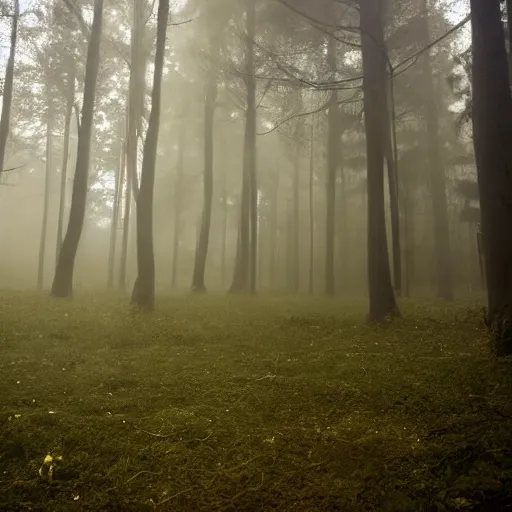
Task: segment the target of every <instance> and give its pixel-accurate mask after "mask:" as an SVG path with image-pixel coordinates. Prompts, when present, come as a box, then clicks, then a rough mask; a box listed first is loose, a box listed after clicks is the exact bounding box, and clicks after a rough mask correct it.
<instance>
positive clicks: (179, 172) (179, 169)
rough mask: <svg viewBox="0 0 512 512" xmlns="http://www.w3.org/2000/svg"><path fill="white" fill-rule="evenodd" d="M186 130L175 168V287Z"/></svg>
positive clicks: (173, 271) (181, 138) (182, 132)
mask: <svg viewBox="0 0 512 512" xmlns="http://www.w3.org/2000/svg"><path fill="white" fill-rule="evenodd" d="M185 142H186V130H185V128H184V127H182V128H181V131H180V141H179V146H178V165H177V169H176V182H175V186H174V191H175V192H174V230H173V237H174V239H173V246H172V273H171V285H172V287H173V288H174V287H176V282H177V277H178V258H179V249H180V237H181V215H182V209H183V171H184V154H185Z"/></svg>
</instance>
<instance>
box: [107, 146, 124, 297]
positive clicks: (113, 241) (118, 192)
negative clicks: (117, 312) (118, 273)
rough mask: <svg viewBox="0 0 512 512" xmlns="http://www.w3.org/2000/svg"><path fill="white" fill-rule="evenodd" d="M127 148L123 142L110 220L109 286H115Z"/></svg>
mask: <svg viewBox="0 0 512 512" xmlns="http://www.w3.org/2000/svg"><path fill="white" fill-rule="evenodd" d="M125 157H126V150H125V144H124V142H122V143H121V148H120V154H119V167H118V169H117V170H116V176H115V181H116V182H115V189H114V204H113V207H112V219H111V222H110V247H109V253H108V276H107V288H113V287H114V271H115V262H116V246H117V230H118V225H119V210H120V209H121V197H122V191H123V183H124V170H125V165H126V161H125Z"/></svg>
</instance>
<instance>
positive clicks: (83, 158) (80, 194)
mask: <svg viewBox="0 0 512 512" xmlns="http://www.w3.org/2000/svg"><path fill="white" fill-rule="evenodd" d="M102 25H103V0H95V2H94V16H93V20H92V27H91V33H90V36H89V44H88V48H87V60H86V67H85V82H84V99H83V105H82V116H81V117H82V119H81V122H80V128H79V131H78V150H77V159H76V167H75V179H74V182H73V194H72V198H71V211H70V215H69V222H68V227H67V231H66V236H65V237H64V241H63V242H62V247H61V250H60V254H59V260H58V262H57V268H56V270H55V277H54V279H53V285H52V295H54V296H55V297H69V296H71V295H72V294H73V271H74V267H75V258H76V253H77V250H78V244H79V242H80V237H81V235H82V230H83V225H84V218H85V208H86V201H87V182H88V178H89V160H90V152H91V134H92V125H93V115H94V102H95V97H96V82H97V78H98V68H99V62H100V41H101V32H102Z"/></svg>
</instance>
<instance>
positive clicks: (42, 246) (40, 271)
mask: <svg viewBox="0 0 512 512" xmlns="http://www.w3.org/2000/svg"><path fill="white" fill-rule="evenodd" d="M48 89H49V88H48ZM52 132H53V109H52V98H51V96H50V91H49V90H48V112H47V121H46V172H45V178H44V199H43V215H42V226H41V239H40V242H39V263H38V268H37V289H38V290H42V289H43V284H44V283H43V282H44V260H45V253H46V233H47V231H48V208H49V206H50V184H51V173H52V149H53V148H52Z"/></svg>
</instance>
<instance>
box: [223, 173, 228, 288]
mask: <svg viewBox="0 0 512 512" xmlns="http://www.w3.org/2000/svg"><path fill="white" fill-rule="evenodd" d="M223 167H224V169H223V176H222V242H221V243H222V247H221V288H222V289H224V284H225V282H226V244H227V235H228V204H227V185H226V174H227V172H226V165H225V164H224V166H223Z"/></svg>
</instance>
